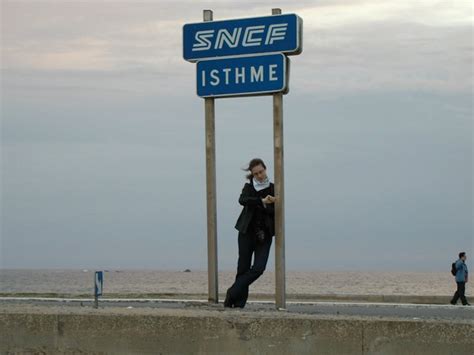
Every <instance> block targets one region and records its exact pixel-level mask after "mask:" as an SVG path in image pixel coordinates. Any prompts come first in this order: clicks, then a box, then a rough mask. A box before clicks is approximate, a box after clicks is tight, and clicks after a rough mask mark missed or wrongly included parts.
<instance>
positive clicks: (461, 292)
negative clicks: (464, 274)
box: [451, 282, 467, 305]
mask: <svg viewBox="0 0 474 355" xmlns="http://www.w3.org/2000/svg"><path fill="white" fill-rule="evenodd" d="M456 283H457V284H458V289H457V290H456V293H455V294H454V296H453V299H452V300H451V303H452V304H456V303H458V299H461V302H462V304H464V305H466V304H467V299H466V296H465V292H466V283H465V282H456Z"/></svg>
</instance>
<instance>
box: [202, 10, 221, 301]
mask: <svg viewBox="0 0 474 355" xmlns="http://www.w3.org/2000/svg"><path fill="white" fill-rule="evenodd" d="M212 17H213V16H212V11H211V10H204V11H203V20H204V21H205V22H207V21H212V20H213V18H212ZM204 111H205V120H206V122H205V126H206V196H207V197H206V200H207V275H208V276H207V277H208V301H209V302H211V303H218V302H219V292H218V290H219V286H218V278H217V207H216V133H215V108H214V98H213V97H207V98H205V99H204Z"/></svg>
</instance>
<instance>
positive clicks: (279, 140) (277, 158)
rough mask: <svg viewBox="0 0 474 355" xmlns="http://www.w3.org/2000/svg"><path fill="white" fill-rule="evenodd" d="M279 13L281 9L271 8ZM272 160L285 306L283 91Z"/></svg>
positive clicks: (278, 273) (278, 291)
mask: <svg viewBox="0 0 474 355" xmlns="http://www.w3.org/2000/svg"><path fill="white" fill-rule="evenodd" d="M272 15H281V9H272ZM273 160H274V164H275V197H276V202H275V305H276V308H277V309H285V308H286V284H285V282H286V280H285V185H284V169H283V93H281V92H278V93H276V94H273Z"/></svg>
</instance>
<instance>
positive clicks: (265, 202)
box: [262, 195, 275, 205]
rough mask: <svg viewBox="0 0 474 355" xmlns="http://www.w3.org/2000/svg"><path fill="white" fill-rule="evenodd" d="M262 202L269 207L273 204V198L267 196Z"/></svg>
mask: <svg viewBox="0 0 474 355" xmlns="http://www.w3.org/2000/svg"><path fill="white" fill-rule="evenodd" d="M262 202H263V203H264V204H266V205H269V204H271V203H274V202H275V197H273V196H272V195H267V196H266V197H265V198H262Z"/></svg>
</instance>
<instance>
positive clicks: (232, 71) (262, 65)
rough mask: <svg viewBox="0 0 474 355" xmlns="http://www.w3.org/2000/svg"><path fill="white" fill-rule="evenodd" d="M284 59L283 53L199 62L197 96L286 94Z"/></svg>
mask: <svg viewBox="0 0 474 355" xmlns="http://www.w3.org/2000/svg"><path fill="white" fill-rule="evenodd" d="M287 60H288V59H287V58H286V57H285V55H283V54H269V55H258V56H248V57H235V58H222V59H214V60H212V59H211V60H203V61H199V62H198V63H197V71H196V73H197V80H196V81H197V94H198V96H201V97H223V96H244V95H263V94H269V93H275V92H280V91H284V92H285V91H286V90H287V85H288V77H287V72H288V70H287V66H288V64H287Z"/></svg>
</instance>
